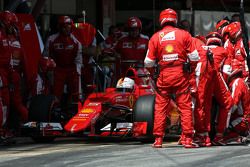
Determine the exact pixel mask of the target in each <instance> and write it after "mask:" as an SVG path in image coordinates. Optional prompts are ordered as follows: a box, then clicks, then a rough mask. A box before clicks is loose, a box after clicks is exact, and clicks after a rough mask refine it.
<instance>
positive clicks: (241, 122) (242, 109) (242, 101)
mask: <svg viewBox="0 0 250 167" xmlns="http://www.w3.org/2000/svg"><path fill="white" fill-rule="evenodd" d="M229 88H230V90H231V92H232V97H233V101H234V105H236V106H237V110H234V112H233V113H232V117H231V120H230V127H231V128H232V129H233V131H234V132H236V133H238V134H239V135H243V136H246V135H248V131H249V128H250V127H249V124H250V97H249V94H250V91H249V87H248V86H247V84H246V83H245V81H244V79H243V78H235V79H233V80H232V81H231V82H230V83H229Z"/></svg>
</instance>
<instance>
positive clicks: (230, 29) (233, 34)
mask: <svg viewBox="0 0 250 167" xmlns="http://www.w3.org/2000/svg"><path fill="white" fill-rule="evenodd" d="M225 31H226V32H227V33H228V35H229V38H230V40H231V41H237V39H238V38H239V37H240V36H241V34H242V31H241V25H240V22H232V23H231V24H229V25H228V26H227V29H226V30H225Z"/></svg>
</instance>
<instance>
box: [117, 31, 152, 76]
mask: <svg viewBox="0 0 250 167" xmlns="http://www.w3.org/2000/svg"><path fill="white" fill-rule="evenodd" d="M148 40H149V38H148V36H145V35H142V34H140V35H139V37H138V38H131V37H129V36H128V35H126V36H124V37H122V38H121V39H120V40H119V41H118V43H117V45H116V47H115V50H116V52H117V53H119V54H120V56H121V58H120V59H121V67H120V70H121V71H120V75H124V74H125V72H126V70H127V69H128V68H129V66H130V65H131V64H135V61H137V62H136V64H138V63H139V64H143V60H144V59H145V56H146V53H147V49H148Z"/></svg>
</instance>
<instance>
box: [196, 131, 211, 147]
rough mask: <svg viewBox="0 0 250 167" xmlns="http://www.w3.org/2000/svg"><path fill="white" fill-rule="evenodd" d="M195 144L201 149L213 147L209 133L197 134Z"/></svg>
mask: <svg viewBox="0 0 250 167" xmlns="http://www.w3.org/2000/svg"><path fill="white" fill-rule="evenodd" d="M194 142H195V143H197V144H199V146H200V147H210V146H211V145H212V144H211V141H210V138H209V136H208V133H202V134H197V135H196V136H195V138H194Z"/></svg>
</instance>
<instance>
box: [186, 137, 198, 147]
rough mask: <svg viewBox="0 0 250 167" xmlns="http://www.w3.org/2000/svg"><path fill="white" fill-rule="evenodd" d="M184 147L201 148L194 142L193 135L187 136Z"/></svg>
mask: <svg viewBox="0 0 250 167" xmlns="http://www.w3.org/2000/svg"><path fill="white" fill-rule="evenodd" d="M184 147H185V148H199V145H198V144H197V143H195V142H194V141H193V137H192V136H191V135H186V138H185V145H184Z"/></svg>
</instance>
